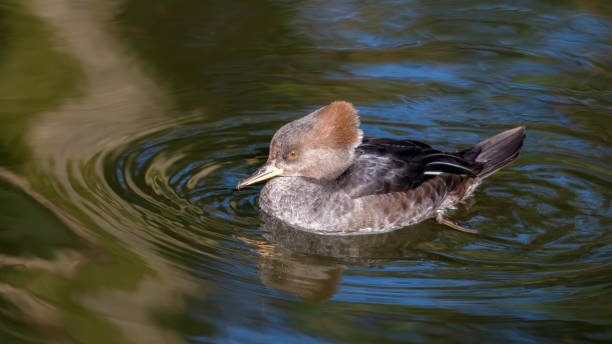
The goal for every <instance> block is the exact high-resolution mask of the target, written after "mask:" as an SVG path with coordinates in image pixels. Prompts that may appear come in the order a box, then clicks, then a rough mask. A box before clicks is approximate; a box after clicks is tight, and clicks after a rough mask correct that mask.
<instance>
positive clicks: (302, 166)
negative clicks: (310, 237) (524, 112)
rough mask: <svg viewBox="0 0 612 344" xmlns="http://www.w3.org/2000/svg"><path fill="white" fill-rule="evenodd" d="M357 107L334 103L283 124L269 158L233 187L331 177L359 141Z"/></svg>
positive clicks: (345, 163)
mask: <svg viewBox="0 0 612 344" xmlns="http://www.w3.org/2000/svg"><path fill="white" fill-rule="evenodd" d="M358 127H359V116H358V115H357V110H355V108H354V107H353V105H351V104H350V103H347V102H343V101H336V102H333V103H331V104H329V105H327V106H326V107H323V108H320V109H318V110H317V111H315V112H313V113H311V114H309V115H307V116H305V117H302V118H300V119H297V120H295V121H293V122H290V123H287V124H285V125H284V126H283V127H282V128H280V129H279V130H278V131H277V132H276V133H275V134H274V136H273V137H272V141H271V142H270V153H269V155H268V161H266V163H265V164H264V165H263V166H261V167H260V168H259V169H258V170H257V171H255V172H254V173H253V174H251V175H250V176H248V177H246V178H245V179H243V180H241V181H239V182H238V183H237V184H236V189H240V188H242V187H245V186H247V185H251V184H254V183H257V182H260V181H263V180H267V179H270V178H273V177H276V176H298V177H306V178H313V179H320V180H326V179H334V178H336V177H338V176H339V175H340V174H341V173H342V172H344V171H345V170H346V169H347V168H348V167H349V166H350V164H351V162H352V161H353V156H354V154H355V147H357V146H358V145H359V144H360V143H361V139H362V137H363V132H362V131H361V130H360V129H359V128H358Z"/></svg>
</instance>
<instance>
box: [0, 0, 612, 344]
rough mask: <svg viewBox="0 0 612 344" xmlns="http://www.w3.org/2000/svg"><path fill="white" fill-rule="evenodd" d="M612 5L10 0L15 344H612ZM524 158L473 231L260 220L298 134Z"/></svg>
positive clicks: (7, 97) (5, 170)
mask: <svg viewBox="0 0 612 344" xmlns="http://www.w3.org/2000/svg"><path fill="white" fill-rule="evenodd" d="M611 37H612V6H611V5H610V4H609V2H608V1H604V0H601V1H596V0H593V1H588V2H584V1H564V2H558V1H520V2H511V3H510V2H509V3H508V4H491V3H490V2H486V1H469V2H462V3H461V4H458V3H457V2H452V1H444V2H426V1H403V2H400V1H382V2H377V3H375V4H374V3H370V2H350V1H340V0H331V1H330V0H328V1H315V0H313V1H263V2H262V1H247V0H243V1H233V2H228V1H215V2H211V1H207V2H202V1H196V0H185V1H179V2H173V1H160V0H156V1H142V0H124V1H101V0H97V1H96V0H85V1H80V2H78V3H76V4H75V3H73V2H71V1H68V0H28V1H24V2H21V1H17V0H4V1H2V2H0V71H1V75H2V78H0V119H1V121H2V122H1V123H2V125H1V126H0V342H3V343H12V342H15V343H17V342H34V343H36V342H41V343H49V342H85V343H98V342H99V343H110V342H112V343H123V342H125V343H127V342H143V343H154V342H159V343H185V342H191V343H200V342H202V343H211V342H214V343H262V342H298V343H300V342H302V343H312V342H320V343H329V342H345V343H353V342H354V343H357V342H377V343H379V342H380V343H383V342H406V341H409V342H476V341H478V342H490V341H500V340H501V341H504V342H507V341H511V342H525V343H532V342H550V343H558V342H597V341H601V342H605V341H610V340H612V330H610V328H612V277H610V276H612V221H611V218H612V201H611V190H612V188H611V187H612V168H611V166H610V161H612V135H611V133H612V125H611V124H610V123H612V122H611V121H610V114H611V109H612V89H611V88H610V84H611V83H610V82H611V76H612V67H611V66H612V59H611V57H610V56H612V38H611ZM337 99H343V100H348V101H351V102H353V103H354V104H355V106H356V107H357V108H358V109H359V110H360V113H361V118H362V122H363V125H362V126H363V129H364V131H365V133H366V135H368V136H383V137H394V138H403V137H409V138H412V139H418V140H423V141H425V142H428V143H430V144H432V145H434V146H435V147H437V148H440V149H448V150H452V149H456V148H465V147H467V146H468V145H469V144H473V143H476V142H478V141H479V140H481V139H483V138H486V137H489V136H491V135H493V134H495V133H497V132H500V131H502V130H504V129H507V128H511V127H513V126H517V125H525V126H526V127H527V129H528V134H527V140H526V142H525V146H524V148H523V151H522V154H521V156H520V158H519V159H518V160H517V161H516V162H514V163H513V164H512V165H511V166H509V167H507V168H505V169H504V170H502V171H500V172H498V173H497V174H495V175H494V176H492V177H490V178H489V179H487V180H486V181H485V182H484V183H483V185H482V186H481V187H480V188H479V189H478V191H477V192H476V194H475V196H474V197H473V198H472V199H470V200H469V201H467V202H466V203H465V204H463V205H461V206H460V207H459V208H458V209H457V210H456V211H454V212H453V214H452V218H453V219H455V220H457V221H460V222H461V223H464V224H465V225H466V226H468V227H470V228H477V229H479V230H480V231H482V234H481V235H470V234H466V233H461V232H457V231H453V230H449V229H447V228H444V227H441V226H440V225H438V224H436V223H435V222H433V221H428V222H424V223H421V224H418V225H416V226H412V227H408V228H404V229H401V230H398V231H395V232H392V233H387V234H381V235H364V236H358V237H329V236H325V237H321V236H317V235H314V234H309V233H305V232H300V231H296V230H294V229H291V228H286V227H285V226H283V225H282V224H279V223H277V222H276V221H274V219H270V218H266V217H264V216H261V215H260V214H259V212H258V207H257V196H258V193H259V190H260V188H261V186H258V187H251V188H247V189H245V190H244V191H242V190H241V191H240V192H236V191H234V190H233V185H234V184H235V183H236V181H238V180H239V179H241V178H243V177H244V176H246V175H247V174H248V173H249V172H251V171H253V169H254V168H255V167H256V166H258V165H260V164H261V163H262V162H263V161H264V160H265V158H266V155H267V144H268V142H269V140H270V138H271V135H272V134H273V133H274V131H275V130H276V129H277V128H279V127H280V126H281V125H282V124H283V123H285V122H287V121H290V120H292V119H295V118H298V117H299V116H302V115H304V114H306V113H308V112H310V111H312V110H313V109H316V108H317V107H320V106H323V105H325V104H327V103H329V102H330V101H332V100H337Z"/></svg>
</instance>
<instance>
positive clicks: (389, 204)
mask: <svg viewBox="0 0 612 344" xmlns="http://www.w3.org/2000/svg"><path fill="white" fill-rule="evenodd" d="M358 127H359V116H358V115H357V110H355V108H354V107H353V106H352V105H351V104H350V103H347V102H343V101H336V102H333V103H331V104H329V105H328V106H326V107H323V108H321V109H318V110H317V111H315V112H313V113H311V114H309V115H307V116H305V117H302V118H300V119H297V120H295V121H293V122H290V123H287V124H285V125H284V126H283V127H282V128H280V129H279V130H278V131H277V132H276V133H275V134H274V136H273V137H272V142H271V143H270V153H269V156H268V161H267V162H266V163H265V164H264V165H263V166H262V167H261V168H259V169H258V170H257V171H255V172H254V173H253V174H252V175H250V176H249V177H247V178H245V179H243V180H241V181H239V182H238V183H237V184H236V189H240V188H242V187H244V186H247V185H251V184H254V183H257V182H260V181H263V180H267V179H270V178H273V177H277V178H274V179H271V180H270V181H268V183H266V185H265V186H264V188H263V189H262V190H261V195H260V198H259V205H260V207H261V209H262V210H263V211H264V212H266V213H267V214H269V215H271V216H274V217H276V218H278V219H280V220H282V221H284V222H286V223H288V224H290V225H292V226H296V227H299V228H301V229H304V230H308V231H315V232H321V233H327V234H358V233H374V232H387V231H390V230H394V229H397V228H400V227H404V226H408V225H411V224H415V223H417V222H421V221H423V220H426V219H428V218H432V217H435V218H436V219H437V220H438V222H440V223H443V224H446V225H448V226H451V227H452V228H455V229H458V230H463V231H468V232H474V230H470V229H466V228H463V227H461V226H459V225H456V224H454V223H453V222H451V221H449V220H447V219H445V218H444V217H443V216H442V214H443V211H444V210H445V209H448V208H451V207H452V206H453V205H454V204H456V203H458V202H461V201H462V200H464V199H466V198H467V197H469V196H470V195H471V194H472V192H473V191H474V189H475V188H476V187H477V186H478V185H479V184H480V183H481V181H482V179H484V178H486V177H488V176H489V175H491V174H493V173H494V172H496V171H497V170H499V169H500V168H502V167H504V166H505V165H507V164H508V163H510V162H512V161H513V160H514V159H516V157H517V156H518V154H519V150H520V149H521V146H522V145H523V140H524V138H525V128H524V127H517V128H514V129H510V130H507V131H504V132H503V133H500V134H498V135H496V136H493V137H491V138H489V139H486V140H484V141H482V142H480V143H478V144H477V145H475V146H473V147H471V148H468V149H465V150H461V151H458V152H454V153H445V152H440V151H438V150H435V149H433V148H431V147H430V146H429V145H427V144H424V143H421V142H418V141H412V140H394V139H384V138H363V132H362V131H361V130H360V129H359V128H358Z"/></svg>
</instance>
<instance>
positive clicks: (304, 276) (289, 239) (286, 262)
mask: <svg viewBox="0 0 612 344" xmlns="http://www.w3.org/2000/svg"><path fill="white" fill-rule="evenodd" d="M261 216H262V223H263V231H264V232H265V234H264V236H265V237H266V239H267V240H268V243H266V244H264V243H253V242H251V244H255V245H257V246H258V247H259V248H258V253H259V254H260V258H259V261H258V264H257V265H258V268H259V279H260V280H261V282H262V283H263V284H265V285H266V286H268V287H270V288H273V289H276V290H280V291H284V292H287V293H290V294H293V295H296V296H298V297H300V298H302V299H304V300H307V301H311V302H321V301H324V300H327V299H329V298H330V297H332V296H333V295H334V294H335V293H336V291H337V290H338V285H339V284H340V281H341V280H342V273H343V271H344V269H345V268H347V267H351V266H361V267H363V266H367V267H371V266H376V265H378V264H380V263H383V262H384V261H387V260H390V259H420V258H424V257H427V258H430V259H438V258H437V257H433V256H430V255H428V254H427V253H426V252H423V251H419V250H417V249H416V247H417V246H418V244H419V243H422V242H426V241H430V240H432V239H433V238H435V237H436V235H437V232H436V231H435V230H432V229H431V228H429V227H428V226H419V227H416V228H415V230H406V231H395V232H389V233H381V234H371V235H353V236H346V235H330V236H321V235H317V234H316V233H311V232H306V231H300V230H296V229H294V228H291V227H290V226H288V225H286V224H285V223H283V222H281V221H279V220H278V219H275V218H273V217H271V216H268V215H265V214H264V213H262V215H261Z"/></svg>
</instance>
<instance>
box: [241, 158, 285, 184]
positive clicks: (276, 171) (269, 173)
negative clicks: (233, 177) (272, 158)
mask: <svg viewBox="0 0 612 344" xmlns="http://www.w3.org/2000/svg"><path fill="white" fill-rule="evenodd" d="M282 173H283V170H282V169H280V168H276V166H274V165H272V164H270V163H266V164H265V165H263V166H262V167H260V168H259V169H258V170H257V171H255V172H253V174H251V175H250V176H248V177H246V178H244V179H243V180H241V181H239V182H238V183H237V184H236V190H238V189H241V188H243V187H245V186H248V185H251V184H255V183H259V182H261V181H264V180H267V179H270V178H273V177H276V176H279V175H281V174H282Z"/></svg>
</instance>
